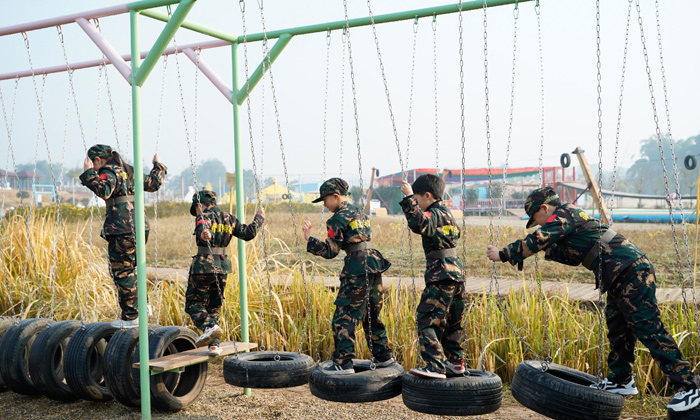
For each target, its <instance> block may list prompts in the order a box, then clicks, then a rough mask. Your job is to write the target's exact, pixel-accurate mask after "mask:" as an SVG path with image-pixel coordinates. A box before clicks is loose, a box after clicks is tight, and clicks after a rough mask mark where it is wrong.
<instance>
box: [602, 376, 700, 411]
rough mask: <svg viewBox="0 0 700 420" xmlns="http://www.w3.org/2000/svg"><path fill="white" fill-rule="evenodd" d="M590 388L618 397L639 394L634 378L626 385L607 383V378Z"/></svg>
mask: <svg viewBox="0 0 700 420" xmlns="http://www.w3.org/2000/svg"><path fill="white" fill-rule="evenodd" d="M590 387H591V388H598V389H601V390H603V391H605V392H609V393H611V394H619V395H637V394H639V391H637V385H636V384H635V383H634V376H633V377H632V379H630V381H629V382H627V383H626V384H616V383H614V382H611V381H609V380H608V378H605V380H603V382H601V383H600V384H593V385H591V386H590ZM676 395H677V394H676ZM699 402H700V401H699ZM696 405H697V404H696Z"/></svg>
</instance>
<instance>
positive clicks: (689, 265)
mask: <svg viewBox="0 0 700 420" xmlns="http://www.w3.org/2000/svg"><path fill="white" fill-rule="evenodd" d="M654 4H655V6H656V7H655V9H656V33H657V39H658V45H659V61H660V64H661V83H662V86H663V90H664V108H665V110H666V129H667V130H668V141H669V146H670V150H671V162H673V178H674V181H675V186H676V192H677V194H678V207H679V211H680V214H681V220H685V217H684V216H683V200H682V199H681V188H680V183H679V180H678V165H677V162H676V153H675V150H674V142H673V135H672V134H671V133H672V131H671V113H670V109H669V105H668V89H667V87H666V67H665V66H664V54H663V48H662V43H661V18H660V13H659V2H658V0H656V1H655V2H654ZM667 193H668V192H667ZM669 205H670V200H669ZM671 212H673V211H672V210H671ZM696 217H697V216H696ZM671 223H674V220H673V218H672V221H671ZM681 227H682V230H683V240H684V243H685V254H686V265H687V270H688V277H689V280H685V278H686V276H685V275H684V274H683V268H682V263H681V261H680V260H681V257H680V253H678V255H677V256H676V259H677V261H678V271H679V273H680V275H681V278H682V279H683V281H682V282H681V286H682V287H681V292H682V295H683V304H684V306H685V307H686V308H687V309H688V313H689V317H688V320H687V326H688V331H690V332H691V335H692V331H693V328H692V325H691V320H690V318H692V317H693V316H694V322H695V325H696V328H697V331H696V333H697V334H698V335H700V324H699V323H698V311H696V310H694V308H696V296H695V287H694V286H693V285H694V284H695V278H694V276H695V273H694V271H693V269H692V263H691V261H690V247H689V245H688V232H687V230H686V224H685V223H684V222H681ZM674 233H675V229H674ZM674 240H675V235H674ZM676 252H678V247H676ZM686 281H689V282H690V284H691V287H690V291H691V294H692V297H693V304H692V306H691V305H690V304H689V303H688V302H687V296H686V291H685V287H684V286H685V283H686ZM697 341H698V336H696V338H695V340H691V343H692V348H693V351H692V353H693V354H694V355H697V354H698V351H697V344H698V343H697Z"/></svg>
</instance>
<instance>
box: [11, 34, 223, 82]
mask: <svg viewBox="0 0 700 420" xmlns="http://www.w3.org/2000/svg"><path fill="white" fill-rule="evenodd" d="M226 45H231V44H230V43H229V42H228V41H222V40H220V39H216V40H212V41H206V42H200V43H197V44H188V45H181V46H180V47H179V48H178V51H182V50H183V49H188V48H189V49H192V50H195V49H200V50H206V49H210V48H218V47H223V46H226ZM174 53H175V47H169V48H167V49H166V50H165V51H163V55H171V54H174ZM140 55H141V58H145V57H146V56H147V55H148V51H142V52H141V54H140ZM120 57H121V58H122V59H123V60H124V61H127V62H128V61H131V55H130V54H126V55H122V56H120ZM102 62H103V60H102V59H101V58H100V59H97V60H90V61H82V62H79V63H74V64H69V66H70V70H77V69H86V68H90V67H99V66H101V65H102ZM104 62H105V63H107V64H112V61H111V60H109V59H106V60H104ZM69 66H66V65H65V64H62V65H59V66H52V67H43V68H40V69H34V74H52V73H62V72H64V71H68V70H69ZM129 73H131V70H129ZM31 75H32V72H31V70H23V71H16V72H11V73H4V74H0V80H10V79H15V78H18V77H19V78H22V77H30V76H31Z"/></svg>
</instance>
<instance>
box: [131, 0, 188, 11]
mask: <svg viewBox="0 0 700 420" xmlns="http://www.w3.org/2000/svg"><path fill="white" fill-rule="evenodd" d="M177 3H180V0H143V1H134V2H131V3H127V4H126V8H127V9H129V10H130V11H136V12H139V11H141V10H145V9H152V8H154V7H161V6H169V5H171V4H177Z"/></svg>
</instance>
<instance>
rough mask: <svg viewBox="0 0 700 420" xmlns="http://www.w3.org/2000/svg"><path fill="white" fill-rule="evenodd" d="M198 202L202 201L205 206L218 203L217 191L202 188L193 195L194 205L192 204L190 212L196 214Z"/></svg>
mask: <svg viewBox="0 0 700 420" xmlns="http://www.w3.org/2000/svg"><path fill="white" fill-rule="evenodd" d="M197 203H202V205H203V206H208V205H209V204H216V193H215V192H214V191H209V190H202V191H200V192H198V193H195V194H194V195H193V196H192V205H191V206H190V214H191V215H192V216H196V215H197V212H196V211H195V209H196V208H197Z"/></svg>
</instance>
